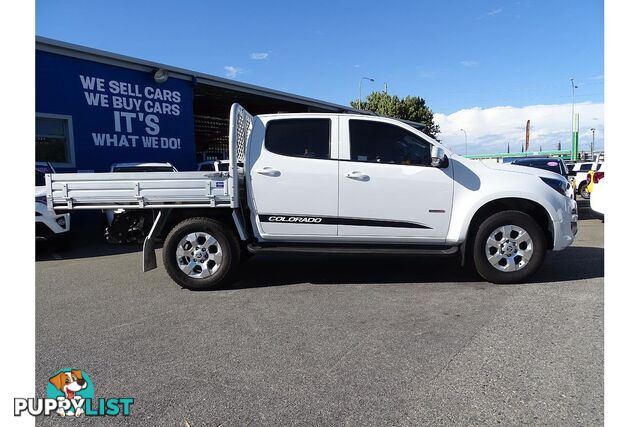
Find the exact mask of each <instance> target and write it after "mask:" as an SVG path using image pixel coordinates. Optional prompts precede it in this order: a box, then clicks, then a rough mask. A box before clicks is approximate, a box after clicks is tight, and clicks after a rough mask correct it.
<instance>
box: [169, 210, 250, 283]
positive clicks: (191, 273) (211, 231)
mask: <svg viewBox="0 0 640 427" xmlns="http://www.w3.org/2000/svg"><path fill="white" fill-rule="evenodd" d="M162 259H163V261H164V267H165V269H166V270H167V273H168V274H169V276H171V278H172V279H173V280H174V281H175V282H176V283H178V284H179V285H180V286H182V287H184V288H187V289H191V290H198V291H199V290H210V289H215V288H219V287H221V286H222V285H224V283H225V282H226V280H227V279H228V278H229V276H230V275H231V273H232V272H233V270H234V268H235V266H236V264H237V263H238V259H239V244H238V241H237V239H236V237H235V235H234V234H233V233H231V232H229V231H228V229H227V227H226V226H225V225H224V224H222V223H221V222H219V221H215V220H212V219H210V218H190V219H187V220H184V221H182V222H181V223H179V224H178V225H176V226H175V227H174V228H173V229H172V230H171V231H170V232H169V234H168V235H167V238H166V240H165V243H164V248H163V253H162Z"/></svg>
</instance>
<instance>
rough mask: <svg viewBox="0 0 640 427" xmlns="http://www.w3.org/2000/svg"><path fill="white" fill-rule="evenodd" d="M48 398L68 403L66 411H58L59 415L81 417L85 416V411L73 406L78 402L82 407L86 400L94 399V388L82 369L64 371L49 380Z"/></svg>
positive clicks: (62, 409)
mask: <svg viewBox="0 0 640 427" xmlns="http://www.w3.org/2000/svg"><path fill="white" fill-rule="evenodd" d="M47 397H49V398H53V399H56V400H58V401H62V402H65V401H66V402H67V404H68V405H67V406H66V407H65V408H66V409H65V408H62V407H60V408H59V409H58V411H56V412H57V413H58V415H60V416H63V417H64V416H66V415H74V416H76V417H79V416H80V415H82V414H84V409H83V408H82V407H81V406H78V407H75V406H71V405H72V404H73V403H76V402H77V404H78V405H80V404H81V402H84V401H85V399H87V398H91V397H93V386H92V385H91V380H90V379H89V377H87V375H86V374H83V373H82V371H81V370H80V369H63V370H61V371H59V372H58V373H57V374H55V375H54V376H52V377H51V378H49V385H48V388H47ZM76 406H77V405H76Z"/></svg>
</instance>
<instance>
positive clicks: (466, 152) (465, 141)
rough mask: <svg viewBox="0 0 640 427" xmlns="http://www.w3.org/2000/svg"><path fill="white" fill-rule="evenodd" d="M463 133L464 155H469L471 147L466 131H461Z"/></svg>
mask: <svg viewBox="0 0 640 427" xmlns="http://www.w3.org/2000/svg"><path fill="white" fill-rule="evenodd" d="M460 130H461V131H462V132H464V155H465V156H466V155H468V154H469V146H468V145H467V131H466V130H464V129H462V128H461V129H460Z"/></svg>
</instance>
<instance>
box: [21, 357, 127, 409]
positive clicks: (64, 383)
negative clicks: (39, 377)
mask: <svg viewBox="0 0 640 427" xmlns="http://www.w3.org/2000/svg"><path fill="white" fill-rule="evenodd" d="M131 405H133V398H132V397H118V398H108V399H106V398H102V397H101V398H98V399H95V398H94V390H93V383H92V382H91V378H89V375H87V373H86V372H85V371H82V370H80V369H70V368H65V369H61V370H59V371H58V372H56V373H55V374H54V375H53V376H52V377H51V378H49V382H48V384H47V397H46V398H44V399H42V398H32V397H30V398H22V397H18V398H15V399H14V404H13V415H15V416H16V417H17V416H20V415H22V414H24V413H25V412H26V413H27V414H29V415H33V416H37V415H45V416H49V415H52V414H57V415H58V416H61V417H67V416H71V417H81V416H88V417H93V416H105V415H109V416H115V415H125V416H127V415H129V414H130V413H131Z"/></svg>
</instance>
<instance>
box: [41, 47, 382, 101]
mask: <svg viewBox="0 0 640 427" xmlns="http://www.w3.org/2000/svg"><path fill="white" fill-rule="evenodd" d="M36 50H40V51H44V52H51V53H57V54H60V55H65V56H70V57H74V58H80V59H86V60H90V61H95V62H101V63H105V64H111V65H116V66H119V67H125V68H130V69H134V70H138V71H146V72H151V71H153V70H155V69H158V68H162V69H165V70H167V71H169V76H170V77H174V78H178V79H183V80H195V81H196V82H197V83H202V84H206V85H212V86H218V87H223V88H227V89H232V90H235V91H239V92H245V93H250V94H254V95H261V96H267V97H270V98H277V99H282V100H285V101H290V102H295V103H298V104H304V105H309V106H312V107H315V108H322V109H326V110H328V111H334V112H355V113H363V114H371V113H370V112H366V111H359V110H357V109H355V108H351V107H347V106H345V105H339V104H334V103H331V102H326V101H321V100H319V99H314V98H308V97H305V96H300V95H295V94H292V93H287V92H282V91H278V90H274V89H269V88H266V87H261V86H256V85H252V84H248V83H241V82H238V81H235V80H231V79H225V78H222V77H218V76H213V75H211V74H206V73H200V72H197V71H192V70H187V69H184V68H179V67H174V66H170V65H166V64H161V63H158V62H153V61H147V60H144V59H138V58H133V57H131V56H125V55H120V54H117V53H112V52H106V51H104V50H99V49H94V48H90V47H87V46H81V45H77V44H72V43H67V42H63V41H59V40H54V39H50V38H47V37H41V36H36Z"/></svg>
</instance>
